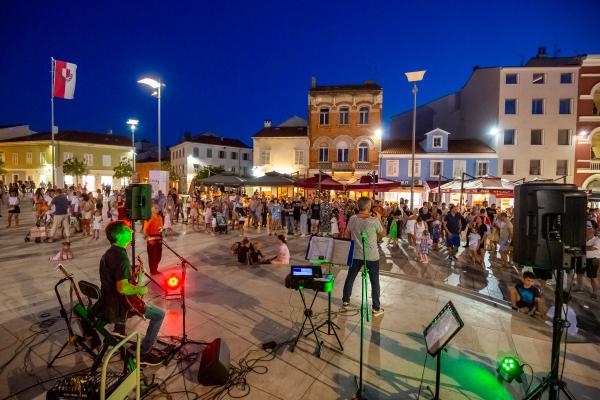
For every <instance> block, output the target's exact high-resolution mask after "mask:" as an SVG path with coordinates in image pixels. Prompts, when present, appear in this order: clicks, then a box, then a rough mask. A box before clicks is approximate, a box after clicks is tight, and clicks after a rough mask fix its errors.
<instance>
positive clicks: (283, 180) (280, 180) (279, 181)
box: [244, 171, 296, 186]
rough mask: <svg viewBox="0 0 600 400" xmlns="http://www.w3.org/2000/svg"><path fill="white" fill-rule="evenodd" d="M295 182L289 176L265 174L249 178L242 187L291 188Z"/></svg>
mask: <svg viewBox="0 0 600 400" xmlns="http://www.w3.org/2000/svg"><path fill="white" fill-rule="evenodd" d="M294 182H296V179H294V178H292V177H291V176H288V175H284V174H280V173H279V172H275V171H273V172H267V173H266V174H265V175H263V176H261V177H258V178H250V179H248V180H247V181H246V182H245V183H244V186H291V185H293V184H294Z"/></svg>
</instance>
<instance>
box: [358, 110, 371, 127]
mask: <svg viewBox="0 0 600 400" xmlns="http://www.w3.org/2000/svg"><path fill="white" fill-rule="evenodd" d="M358 123H359V124H360V125H367V124H368V123H369V107H361V108H360V109H359V110H358Z"/></svg>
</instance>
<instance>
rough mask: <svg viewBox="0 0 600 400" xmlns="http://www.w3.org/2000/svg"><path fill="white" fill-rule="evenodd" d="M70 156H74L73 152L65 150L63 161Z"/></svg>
mask: <svg viewBox="0 0 600 400" xmlns="http://www.w3.org/2000/svg"><path fill="white" fill-rule="evenodd" d="M69 158H73V153H68V152H64V153H63V161H67V160H68V159H69Z"/></svg>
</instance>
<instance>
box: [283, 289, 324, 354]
mask: <svg viewBox="0 0 600 400" xmlns="http://www.w3.org/2000/svg"><path fill="white" fill-rule="evenodd" d="M297 290H298V293H300V298H301V299H302V304H303V305H304V322H302V327H301V328H300V330H299V331H298V335H297V336H296V340H295V341H294V344H292V347H291V349H290V351H291V352H293V351H294V349H295V348H296V345H297V344H298V340H300V336H302V333H304V327H305V326H306V321H308V322H310V326H311V328H312V331H310V332H308V334H307V335H306V336H308V335H310V334H311V333H312V334H313V335H314V337H315V341H316V342H317V349H316V356H317V357H319V358H320V357H321V346H322V345H323V342H322V341H321V340H320V339H319V335H318V334H317V332H318V331H317V329H316V328H315V324H314V322H313V319H312V315H313V312H312V308H313V304H315V300H316V299H317V295H318V294H319V291H318V290H315V295H314V296H313V299H312V301H311V303H310V307H307V305H306V299H305V298H304V287H302V286H300V287H298V289H297Z"/></svg>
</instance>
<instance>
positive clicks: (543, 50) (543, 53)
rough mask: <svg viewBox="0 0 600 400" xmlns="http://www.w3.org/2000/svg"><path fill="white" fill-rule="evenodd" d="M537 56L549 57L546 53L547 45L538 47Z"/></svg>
mask: <svg viewBox="0 0 600 400" xmlns="http://www.w3.org/2000/svg"><path fill="white" fill-rule="evenodd" d="M537 57H538V58H544V57H547V55H546V46H540V47H538V53H537Z"/></svg>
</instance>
